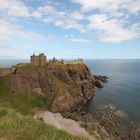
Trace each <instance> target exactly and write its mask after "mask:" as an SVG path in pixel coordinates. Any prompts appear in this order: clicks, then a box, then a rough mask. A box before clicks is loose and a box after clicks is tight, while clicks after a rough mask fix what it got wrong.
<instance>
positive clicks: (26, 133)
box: [0, 107, 84, 140]
mask: <svg viewBox="0 0 140 140" xmlns="http://www.w3.org/2000/svg"><path fill="white" fill-rule="evenodd" d="M0 110H6V112H7V113H6V114H5V115H4V116H3V117H0V139H3V140H84V139H82V138H79V137H74V136H71V135H70V134H67V133H66V132H64V131H60V130H57V129H56V128H54V127H52V126H49V125H46V124H45V123H44V122H42V121H39V120H34V119H33V118H32V117H31V116H24V115H21V114H19V113H17V112H15V111H14V110H11V109H8V108H5V107H0Z"/></svg>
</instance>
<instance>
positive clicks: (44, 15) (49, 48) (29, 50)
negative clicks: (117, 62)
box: [0, 0, 140, 59]
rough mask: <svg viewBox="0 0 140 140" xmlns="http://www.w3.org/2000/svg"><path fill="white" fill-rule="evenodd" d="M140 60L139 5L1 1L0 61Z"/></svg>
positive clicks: (95, 0)
mask: <svg viewBox="0 0 140 140" xmlns="http://www.w3.org/2000/svg"><path fill="white" fill-rule="evenodd" d="M33 53H35V54H39V53H45V54H46V55H47V57H48V58H52V57H53V56H55V57H56V58H85V59H86V58H89V59H91V58H92V59H108V58H111V59H140V0H0V59H28V58H29V57H30V55H31V54H33Z"/></svg>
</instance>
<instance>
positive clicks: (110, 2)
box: [72, 0, 140, 14]
mask: <svg viewBox="0 0 140 140" xmlns="http://www.w3.org/2000/svg"><path fill="white" fill-rule="evenodd" d="M72 2H74V3H77V4H80V5H81V6H82V11H83V12H89V11H91V10H93V9H99V10H100V11H104V12H111V11H119V10H120V9H121V10H127V12H129V13H131V14H137V13H138V12H139V11H140V1H139V0H121V1H119V0H118V1H116V0H94V1H93V0H72Z"/></svg>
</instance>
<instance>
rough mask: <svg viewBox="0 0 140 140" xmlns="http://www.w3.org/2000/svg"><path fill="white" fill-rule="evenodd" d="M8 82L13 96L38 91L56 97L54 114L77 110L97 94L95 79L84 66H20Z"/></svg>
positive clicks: (53, 104) (55, 64) (51, 64)
mask: <svg viewBox="0 0 140 140" xmlns="http://www.w3.org/2000/svg"><path fill="white" fill-rule="evenodd" d="M9 81H10V82H9V84H8V85H9V87H10V89H11V91H12V92H13V93H18V94H20V93H31V92H37V93H38V94H40V95H43V96H53V102H52V107H51V110H52V111H53V112H63V111H68V110H74V109H75V108H77V106H79V105H82V104H86V103H87V102H88V101H89V100H90V99H91V98H92V97H94V95H95V84H94V83H95V81H96V79H95V78H94V77H93V76H92V75H91V73H90V71H89V69H88V68H87V66H86V65H85V64H69V65H63V64H59V63H58V64H57V63H49V64H48V65H46V66H43V67H34V66H23V67H17V68H16V71H15V73H13V74H11V75H10V76H9Z"/></svg>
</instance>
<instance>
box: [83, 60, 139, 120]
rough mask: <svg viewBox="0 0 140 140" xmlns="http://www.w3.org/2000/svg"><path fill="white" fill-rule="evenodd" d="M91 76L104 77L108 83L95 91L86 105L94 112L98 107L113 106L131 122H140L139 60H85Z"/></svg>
mask: <svg viewBox="0 0 140 140" xmlns="http://www.w3.org/2000/svg"><path fill="white" fill-rule="evenodd" d="M85 63H86V64H87V65H88V67H89V68H90V71H91V72H92V74H95V75H105V76H108V77H109V82H108V83H106V84H105V85H104V88H102V89H97V90H96V96H95V97H94V98H93V99H92V100H91V101H90V103H89V104H88V110H89V111H90V112H92V111H94V108H95V107H96V106H98V105H107V104H111V105H114V106H115V107H116V108H117V109H121V110H123V111H124V112H126V114H128V118H129V119H130V120H131V121H133V122H140V60H85Z"/></svg>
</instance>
